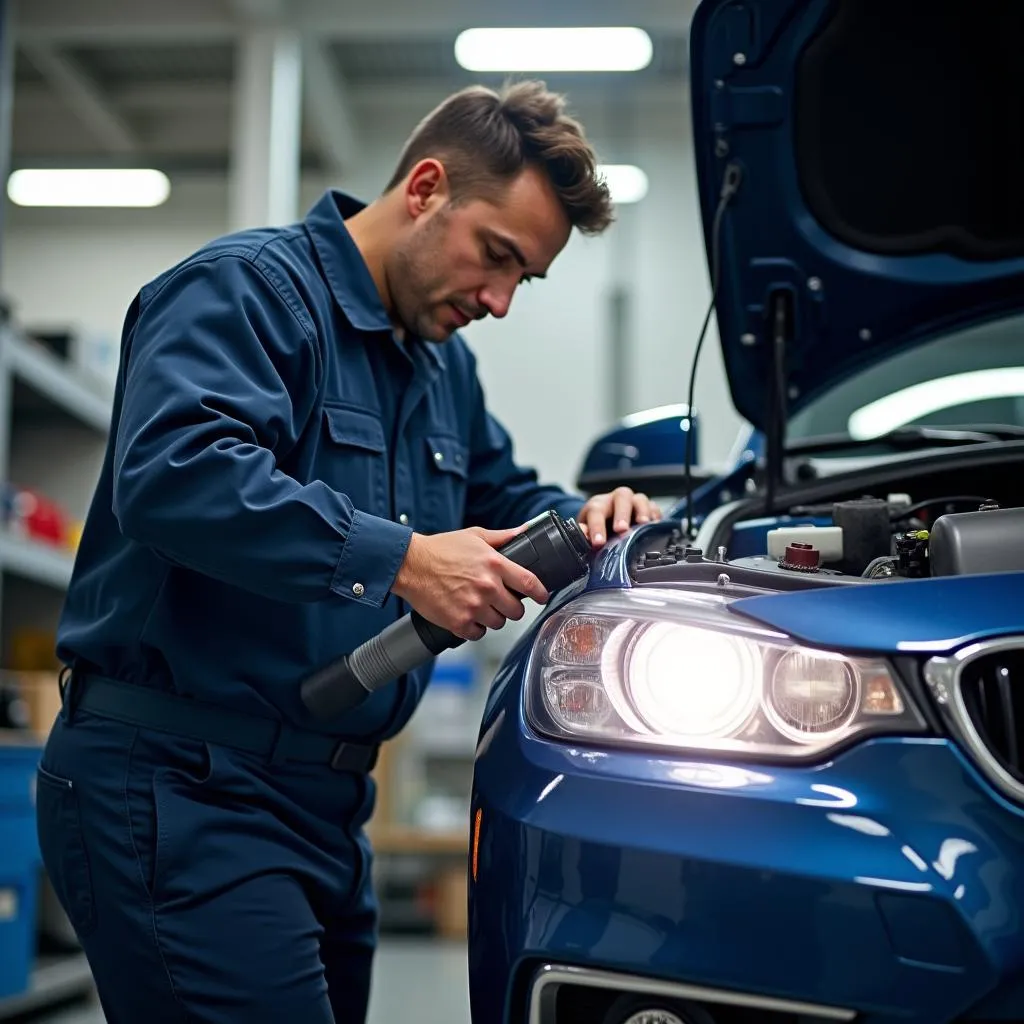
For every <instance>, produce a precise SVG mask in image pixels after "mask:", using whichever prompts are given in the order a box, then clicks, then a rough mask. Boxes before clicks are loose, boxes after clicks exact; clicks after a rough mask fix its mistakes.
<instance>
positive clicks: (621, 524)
mask: <svg viewBox="0 0 1024 1024" xmlns="http://www.w3.org/2000/svg"><path fill="white" fill-rule="evenodd" d="M612 498H613V500H614V511H613V514H612V523H613V529H614V530H615V532H616V533H625V531H626V530H628V529H629V524H630V523H631V522H632V521H633V492H632V491H631V490H630V489H629V488H628V487H616V488H615V491H614V492H613V493H612Z"/></svg>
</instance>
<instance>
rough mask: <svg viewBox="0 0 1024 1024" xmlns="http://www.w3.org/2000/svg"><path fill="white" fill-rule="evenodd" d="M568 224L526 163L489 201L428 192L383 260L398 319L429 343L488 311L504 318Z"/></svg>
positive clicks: (540, 272) (560, 244) (561, 243)
mask: <svg viewBox="0 0 1024 1024" xmlns="http://www.w3.org/2000/svg"><path fill="white" fill-rule="evenodd" d="M571 230H572V227H571V225H570V223H569V220H568V218H567V217H566V215H565V211H564V210H563V209H562V207H561V204H560V203H559V201H558V197H557V195H556V194H555V192H554V189H553V188H552V186H551V184H550V182H549V181H548V180H547V178H546V177H545V176H544V174H543V173H542V172H541V171H538V170H537V169H536V168H533V167H529V168H527V169H525V170H524V171H523V172H522V173H521V174H520V175H519V176H518V177H517V178H515V179H513V181H512V182H511V183H510V184H509V185H508V186H507V187H506V188H505V189H504V190H503V191H501V192H500V193H499V194H498V196H496V197H493V198H492V199H490V200H485V199H467V200H464V201H462V202H459V203H457V204H454V205H453V204H452V203H451V202H450V201H449V200H448V197H447V193H446V192H445V193H439V194H438V195H436V196H432V197H431V199H430V201H429V202H428V203H427V204H426V209H425V210H424V211H423V212H422V213H419V214H418V215H417V216H416V217H415V218H414V219H413V220H412V222H411V223H410V224H409V228H408V231H407V232H406V233H405V234H404V236H403V237H402V239H401V241H400V242H399V243H398V244H397V245H396V246H395V248H394V250H393V252H392V257H391V259H390V261H389V263H388V266H387V277H388V286H389V289H390V293H391V301H392V304H393V306H394V311H395V314H396V315H397V318H398V320H399V321H400V322H401V323H402V325H403V326H405V327H406V329H408V330H409V331H411V332H412V333H414V334H418V335H419V336H420V337H422V338H424V339H425V340H427V341H445V340H447V339H448V338H449V337H450V335H451V334H452V332H453V331H456V330H458V329H459V328H460V327H465V326H466V324H468V323H469V322H470V321H472V320H480V319H483V318H484V317H485V316H487V315H488V314H490V315H491V316H496V317H503V316H505V314H506V313H507V312H508V310H509V306H511V304H512V296H513V295H514V294H515V290H516V288H517V287H518V286H519V285H520V284H521V283H522V282H524V281H528V280H530V279H532V278H537V277H543V276H544V274H545V273H547V269H548V267H549V266H550V264H551V261H552V260H553V259H554V258H555V257H556V256H557V255H558V253H560V252H561V251H562V249H563V248H564V247H565V244H566V242H568V240H569V233H570V231H571Z"/></svg>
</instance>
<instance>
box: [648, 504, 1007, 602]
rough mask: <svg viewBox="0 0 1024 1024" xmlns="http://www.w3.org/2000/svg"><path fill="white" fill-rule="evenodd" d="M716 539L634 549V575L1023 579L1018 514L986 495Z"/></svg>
mask: <svg viewBox="0 0 1024 1024" xmlns="http://www.w3.org/2000/svg"><path fill="white" fill-rule="evenodd" d="M718 532H719V533H720V534H721V532H722V531H721V530H720V531H718ZM698 539H700V538H699V537H698ZM718 539H719V538H716V543H715V544H714V547H713V549H712V550H704V549H703V548H702V547H700V546H699V545H698V544H697V543H696V542H692V541H689V540H688V539H687V538H686V536H685V534H684V531H683V530H682V528H680V527H676V528H673V529H672V530H671V532H667V533H665V534H663V535H662V536H661V537H660V538H659V540H658V541H655V542H651V543H646V544H645V545H644V546H643V549H642V550H639V549H638V550H637V551H636V553H635V554H634V556H633V558H632V560H631V565H630V572H631V576H632V578H633V579H634V581H635V582H636V583H641V584H642V583H665V582H672V581H684V580H686V581H692V580H696V579H701V578H704V577H708V578H709V579H714V578H715V576H716V574H718V573H721V572H723V571H724V570H725V568H726V566H728V571H729V574H730V581H731V582H733V583H736V584H741V585H743V584H745V585H748V586H752V587H758V588H765V589H775V590H794V589H805V588H807V587H819V586H829V585H849V584H865V583H872V582H882V581H900V580H912V579H926V578H929V577H941V576H960V575H976V574H980V573H991V572H1008V571H1024V508H1020V507H1010V508H1003V507H1001V506H1000V504H999V503H998V502H997V501H995V500H994V499H992V498H988V497H985V496H984V495H973V494H955V495H948V496H938V497H932V498H925V499H921V500H918V501H915V500H913V498H912V497H911V495H909V494H906V493H890V494H888V495H886V496H885V497H878V496H875V495H871V494H867V495H864V496H863V497H860V498H854V499H846V500H840V501H833V502H822V503H817V504H813V505H812V504H805V505H794V506H792V507H791V508H790V509H789V510H788V514H786V515H780V516H773V517H760V518H755V519H747V520H743V519H740V520H738V521H735V522H733V523H732V524H731V526H730V527H729V531H728V535H727V536H724V537H721V538H720V539H721V540H722V541H723V542H722V543H717V540H718ZM737 573H740V574H741V575H739V576H737Z"/></svg>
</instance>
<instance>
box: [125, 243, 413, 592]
mask: <svg viewBox="0 0 1024 1024" xmlns="http://www.w3.org/2000/svg"><path fill="white" fill-rule="evenodd" d="M122 363H123V365H122V369H121V373H122V385H123V399H122V403H121V408H120V415H119V417H118V418H117V420H116V423H115V426H116V437H115V449H114V494H113V512H114V515H115V516H116V517H117V520H118V523H119V525H120V527H121V531H122V532H123V533H124V535H125V536H127V537H129V538H131V539H133V540H135V541H137V542H139V543H141V544H145V545H147V546H149V547H151V548H153V549H154V550H155V551H156V552H157V553H158V554H160V555H161V556H162V557H163V558H165V559H167V560H169V561H171V562H173V563H175V564H178V565H181V566H184V567H187V568H189V569H193V570H195V571H197V572H201V573H204V574H206V575H208V576H211V577H214V578H216V579H218V580H221V581H223V582H226V583H229V584H232V585H235V586H238V587H241V588H244V589H246V590H250V591H253V592H255V593H258V594H262V595H264V596H266V597H271V598H277V599H280V600H287V601H315V600H319V599H324V598H328V597H330V596H331V595H332V594H337V595H341V596H343V597H346V598H349V599H352V600H356V601H360V602H362V603H364V604H370V605H373V606H380V605H381V604H383V602H384V600H385V599H386V597H387V594H388V591H389V589H390V587H391V585H392V583H393V582H394V576H395V574H396V573H397V571H398V568H399V566H400V565H401V563H402V560H403V559H404V557H405V552H406V549H407V547H408V544H409V538H410V536H411V534H412V531H411V530H410V529H409V528H408V527H403V526H400V525H399V524H397V523H392V522H390V521H388V520H385V519H381V518H379V517H376V516H371V515H369V514H367V513H365V512H362V511H359V510H358V509H356V508H354V507H353V505H352V502H351V501H350V500H349V499H348V497H347V496H346V495H345V494H342V493H339V492H338V491H335V490H333V489H332V488H330V487H328V486H327V485H326V484H325V483H324V482H323V481H319V480H312V481H310V482H309V483H300V482H299V481H297V480H296V479H295V478H293V477H292V476H289V475H288V474H287V473H286V472H284V471H283V470H282V469H281V465H282V464H283V463H284V464H286V462H287V458H288V455H289V452H290V451H291V449H292V448H293V446H294V445H295V443H296V441H297V440H298V438H299V436H300V434H301V433H302V431H303V430H304V429H305V426H306V422H307V420H308V417H309V416H310V414H311V411H312V409H313V406H314V402H315V397H316V390H317V383H318V379H319V376H320V372H321V362H320V355H319V348H318V346H317V342H316V338H315V335H314V330H313V326H312V323H311V322H310V320H309V318H308V316H307V315H306V314H305V312H304V310H303V308H302V306H301V304H300V303H299V301H298V297H297V295H296V294H295V293H294V291H293V290H290V289H289V288H288V286H287V284H286V282H284V281H283V280H282V279H281V278H280V277H279V275H277V274H276V273H275V272H274V271H273V269H272V268H268V267H263V266H260V265H257V264H255V263H253V262H252V261H251V260H249V259H247V258H244V257H241V256H238V255H219V256H217V257H215V258H211V259H207V260H205V261H202V262H197V263H194V264H189V265H186V266H185V267H183V268H181V269H179V270H177V271H176V272H175V273H174V274H173V275H172V276H171V278H170V280H168V281H166V282H165V283H163V285H162V287H160V289H159V290H158V291H157V292H156V293H155V294H154V295H153V296H152V297H147V296H145V295H143V296H142V298H141V300H140V303H139V310H138V314H137V319H136V322H135V324H134V327H133V328H132V329H131V332H130V336H129V341H128V345H127V346H126V350H125V353H124V356H123V360H122ZM357 584H358V585H357Z"/></svg>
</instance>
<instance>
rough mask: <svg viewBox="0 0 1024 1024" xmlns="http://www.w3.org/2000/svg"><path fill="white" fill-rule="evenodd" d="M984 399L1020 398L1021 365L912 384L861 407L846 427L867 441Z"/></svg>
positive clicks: (1023, 372) (1023, 373)
mask: <svg viewBox="0 0 1024 1024" xmlns="http://www.w3.org/2000/svg"><path fill="white" fill-rule="evenodd" d="M986 398H1024V366H1006V367H1001V368H999V369H994V370H970V371H968V372H966V373H954V374H951V375H950V376H948V377H936V378H935V379H934V380H926V381H922V382H921V383H920V384H912V385H911V386H910V387H908V388H903V389H902V390H900V391H894V392H893V393H892V394H891V395H886V396H885V397H884V398H879V399H878V400H877V401H875V402H869V403H868V404H867V405H865V406H862V407H861V408H860V409H858V410H857V411H856V412H855V413H853V414H852V415H851V416H850V418H849V420H848V421H847V427H846V429H847V430H848V431H849V432H850V437H852V438H855V439H856V440H858V441H867V440H870V439H871V438H873V437H881V435H882V434H887V433H888V432H889V431H890V430H895V429H896V428H897V427H902V426H904V425H905V424H907V423H913V422H914V420H916V419H919V418H920V417H922V416H927V415H928V414H929V413H933V412H940V411H941V410H943V409H948V408H950V407H951V406H954V405H966V404H967V403H968V402H979V401H984V400H985V399H986Z"/></svg>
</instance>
